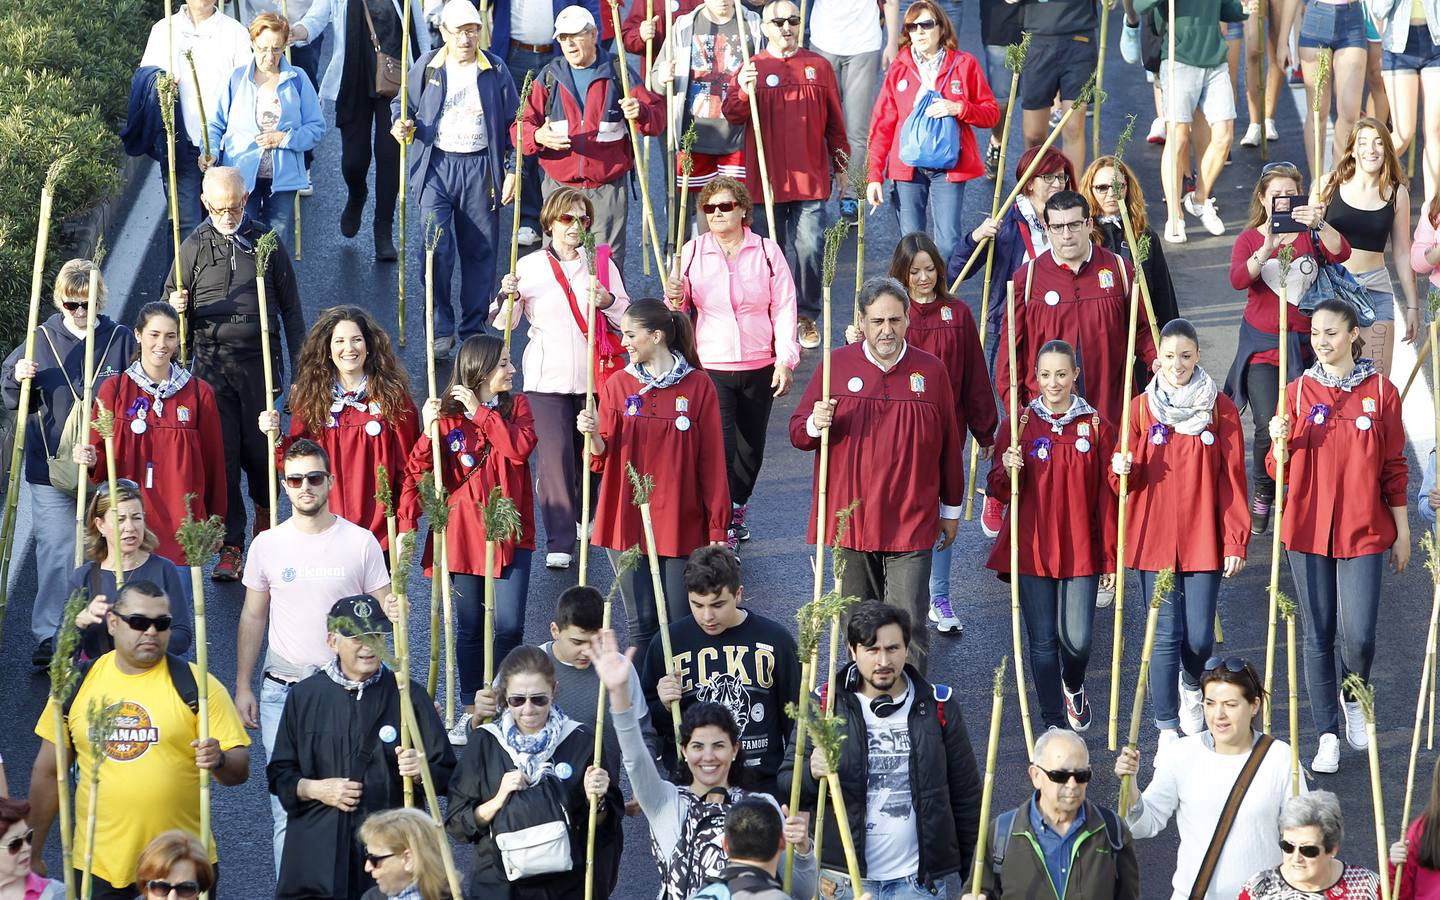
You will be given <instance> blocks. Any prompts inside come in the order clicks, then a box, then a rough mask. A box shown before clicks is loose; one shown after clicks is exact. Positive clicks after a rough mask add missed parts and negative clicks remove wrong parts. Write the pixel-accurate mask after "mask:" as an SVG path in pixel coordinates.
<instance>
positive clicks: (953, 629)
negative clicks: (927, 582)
mask: <svg viewBox="0 0 1440 900" xmlns="http://www.w3.org/2000/svg"><path fill="white" fill-rule="evenodd" d="M928 618H929V619H930V624H932V625H934V626H935V630H936V631H938V632H940V633H941V634H959V633H960V632H962V631H964V630H965V626H964V625H962V624H961V623H960V617H959V616H957V615H955V610H954V608H953V607H952V606H951V605H950V598H949V597H946V596H944V595H941V596H939V597H931V598H930V615H929V617H928Z"/></svg>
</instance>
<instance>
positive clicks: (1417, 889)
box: [1388, 216, 1440, 900]
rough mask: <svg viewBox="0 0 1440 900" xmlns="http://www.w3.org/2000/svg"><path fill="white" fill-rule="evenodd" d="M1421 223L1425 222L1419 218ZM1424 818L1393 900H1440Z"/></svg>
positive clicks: (1410, 839) (1414, 827) (1413, 832)
mask: <svg viewBox="0 0 1440 900" xmlns="http://www.w3.org/2000/svg"><path fill="white" fill-rule="evenodd" d="M1421 221H1422V222H1423V221H1425V219H1424V217H1423V216H1422V217H1421ZM1424 825H1425V817H1424V816H1420V817H1419V818H1417V819H1416V820H1415V821H1413V822H1411V823H1410V827H1409V828H1407V829H1405V851H1406V852H1405V877H1404V878H1402V879H1400V893H1399V895H1398V896H1396V897H1395V898H1394V900H1437V898H1440V871H1436V870H1435V869H1425V868H1421V866H1420V860H1419V859H1418V858H1417V857H1418V855H1419V852H1420V831H1421V829H1422V828H1424ZM1388 868H1389V869H1390V883H1391V884H1394V883H1395V864H1394V863H1390V864H1389V866H1388Z"/></svg>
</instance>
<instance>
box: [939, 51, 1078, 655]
mask: <svg viewBox="0 0 1440 900" xmlns="http://www.w3.org/2000/svg"><path fill="white" fill-rule="evenodd" d="M1095 96H1096V91H1095V73H1094V72H1091V73H1090V77H1089V79H1087V80H1086V82H1085V85H1084V86H1083V87H1082V88H1080V94H1079V96H1077V97H1076V98H1075V102H1074V103H1072V104H1071V105H1070V108H1069V109H1067V110H1065V115H1063V116H1061V117H1060V121H1059V122H1056V123H1055V127H1054V128H1052V129H1050V133H1049V134H1047V135H1046V136H1045V140H1044V141H1042V142H1041V144H1040V149H1039V150H1038V151H1036V153H1035V158H1034V159H1033V160H1032V161H1031V162H1030V165H1028V166H1026V167H1025V171H1024V172H1021V173H1020V177H1019V178H1018V179H1016V180H1015V187H1013V188H1011V189H1010V193H1009V194H1007V195H1006V196H1005V202H1004V203H1001V204H1000V206H999V207H998V208H996V209H995V215H994V216H992V217H991V218H994V219H996V220H997V221H998V220H999V219H1001V218H1003V217H1004V215H1005V213H1007V212H1009V211H1010V207H1011V206H1013V205H1014V204H1015V199H1016V198H1017V197H1019V196H1020V187H1021V185H1024V184H1026V183H1028V182H1029V181H1030V179H1031V177H1033V176H1034V174H1035V170H1036V169H1038V168H1039V167H1040V162H1041V160H1042V159H1044V157H1045V151H1046V150H1049V149H1050V147H1051V145H1053V144H1054V143H1055V140H1056V138H1058V137H1059V136H1060V132H1061V131H1062V130H1064V128H1065V126H1066V124H1067V123H1069V121H1070V117H1071V116H1073V115H1075V111H1076V110H1078V109H1081V108H1082V107H1084V106H1085V105H1086V104H1088V103H1090V102H1091V101H1092V100H1094V99H1095ZM989 243H990V239H989V238H986V239H985V240H983V241H981V242H980V243H979V244H977V245H976V246H975V249H974V250H973V251H971V253H970V258H969V259H967V260H965V265H964V266H962V267H961V268H960V271H959V272H958V273H956V275H955V279H954V280H953V281H951V282H950V293H951V294H956V293H959V291H960V284H961V283H962V282H963V281H964V280H965V277H966V276H967V275H969V274H970V270H971V269H973V268H975V263H977V262H979V261H980V254H981V253H983V252H985V247H986V246H987V245H988V244H989ZM1017 668H1018V666H1017Z"/></svg>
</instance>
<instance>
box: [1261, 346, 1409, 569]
mask: <svg viewBox="0 0 1440 900" xmlns="http://www.w3.org/2000/svg"><path fill="white" fill-rule="evenodd" d="M1320 404H1324V405H1325V406H1327V407H1329V411H1328V413H1326V414H1325V416H1324V422H1322V423H1318V424H1317V423H1316V422H1315V414H1316V412H1317V406H1318V405H1320ZM1285 410H1286V414H1287V415H1288V416H1289V418H1290V441H1289V444H1290V457H1289V458H1288V459H1287V460H1286V461H1285V483H1286V485H1287V486H1288V487H1289V490H1288V491H1287V492H1286V494H1285V524H1284V526H1283V528H1282V531H1281V535H1280V537H1281V539H1282V540H1283V541H1284V542H1285V546H1286V548H1288V549H1290V550H1298V551H1300V552H1301V553H1314V554H1317V555H1320V556H1329V557H1332V558H1335V559H1350V558H1352V557H1356V556H1366V555H1369V554H1371V553H1383V552H1384V551H1386V550H1389V549H1390V546H1391V545H1392V544H1394V543H1395V537H1396V532H1395V519H1394V517H1393V516H1392V515H1391V514H1390V510H1391V508H1393V507H1401V508H1403V507H1405V506H1406V505H1407V503H1408V500H1407V498H1406V495H1405V492H1406V489H1407V486H1408V484H1409V479H1410V466H1409V464H1408V463H1406V461H1405V426H1404V424H1403V423H1402V422H1401V420H1400V392H1399V391H1397V390H1396V389H1395V385H1393V384H1391V383H1390V380H1389V379H1388V378H1386V377H1385V376H1384V375H1380V374H1378V373H1377V374H1375V375H1371V376H1370V377H1369V378H1367V379H1365V380H1364V381H1362V382H1360V384H1358V385H1356V387H1355V389H1354V390H1351V391H1343V390H1340V389H1339V388H1327V387H1325V386H1324V385H1322V384H1321V383H1320V382H1318V381H1316V380H1315V379H1314V378H1311V377H1309V376H1308V375H1302V376H1301V377H1299V378H1297V379H1295V380H1294V381H1292V382H1290V383H1289V384H1288V385H1286V386H1285ZM1362 426H1368V427H1362ZM1265 470H1266V471H1267V472H1269V473H1270V475H1271V477H1274V475H1275V451H1274V448H1273V447H1272V448H1271V451H1270V453H1269V454H1268V455H1267V456H1266V457H1265Z"/></svg>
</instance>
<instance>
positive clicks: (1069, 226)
mask: <svg viewBox="0 0 1440 900" xmlns="http://www.w3.org/2000/svg"><path fill="white" fill-rule="evenodd" d="M1089 221H1090V220H1089V219H1081V220H1080V221H1078V222H1046V223H1045V227H1046V228H1047V229H1049V230H1050V231H1052V232H1054V233H1055V234H1064V233H1065V232H1067V231H1068V232H1070V233H1071V234H1075V233H1076V232H1077V231H1081V230H1083V229H1084V228H1085V224H1086V223H1087V222H1089Z"/></svg>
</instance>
